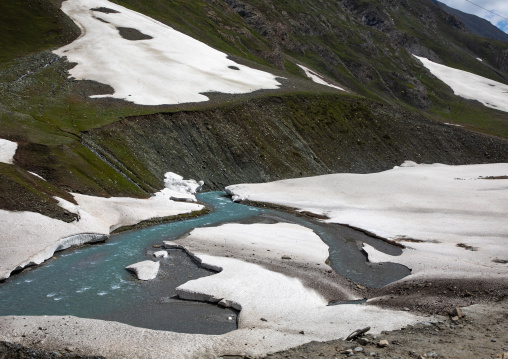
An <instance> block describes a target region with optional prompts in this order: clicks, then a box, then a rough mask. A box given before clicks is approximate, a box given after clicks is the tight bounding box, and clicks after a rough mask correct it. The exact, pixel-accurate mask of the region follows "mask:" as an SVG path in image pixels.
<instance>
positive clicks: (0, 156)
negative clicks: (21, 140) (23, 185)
mask: <svg viewBox="0 0 508 359" xmlns="http://www.w3.org/2000/svg"><path fill="white" fill-rule="evenodd" d="M17 149H18V144H17V143H16V142H12V141H9V140H4V139H3V138H0V162H3V163H9V164H12V163H13V161H14V155H15V154H16V150H17Z"/></svg>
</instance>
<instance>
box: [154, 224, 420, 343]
mask: <svg viewBox="0 0 508 359" xmlns="http://www.w3.org/2000/svg"><path fill="white" fill-rule="evenodd" d="M164 244H165V247H166V248H172V247H177V248H185V249H186V250H187V252H188V253H189V254H190V255H192V256H193V257H195V258H196V259H197V260H198V261H199V262H201V264H202V265H203V266H204V267H205V268H209V269H212V270H216V271H219V273H218V274H215V275H211V276H207V277H203V278H199V279H196V280H191V281H189V282H186V283H184V284H183V285H181V286H179V287H178V288H177V294H178V296H179V297H181V298H183V299H189V300H200V301H210V302H214V303H219V304H220V305H223V306H226V307H233V308H235V309H237V310H241V312H240V314H239V317H238V327H239V330H240V331H246V330H258V329H264V330H268V331H269V333H270V334H269V336H273V335H275V333H283V334H285V335H287V337H286V339H285V340H284V342H283V343H279V344H278V347H277V350H280V348H284V347H291V346H295V345H298V344H301V343H304V342H309V341H311V340H319V341H324V340H332V339H337V338H339V337H346V336H347V335H348V334H350V333H351V332H352V331H354V330H356V329H358V328H363V327H366V326H372V330H371V332H373V333H379V332H380V331H382V330H390V329H395V328H400V327H402V326H405V325H407V324H410V323H415V322H417V321H418V320H421V317H418V316H415V315H412V314H409V313H407V312H403V311H393V310H384V309H381V308H378V307H375V306H371V305H337V306H327V304H328V300H327V299H325V298H324V297H323V296H322V295H321V294H319V293H317V292H316V291H315V290H313V289H311V288H308V287H307V286H306V285H304V284H303V282H302V281H301V280H300V278H299V277H298V274H297V272H292V271H289V272H290V273H291V276H288V275H286V274H283V273H281V272H276V271H274V270H270V269H268V268H266V267H265V266H261V265H258V264H255V263H250V262H248V261H246V260H242V259H238V258H242V256H252V257H256V258H258V257H263V259H265V260H268V261H269V262H270V263H276V264H277V267H279V268H280V266H284V264H290V263H291V265H294V263H295V262H296V265H299V266H302V267H303V266H304V265H307V268H309V267H313V266H315V265H316V264H320V267H321V268H322V269H323V270H324V271H326V270H328V269H330V267H328V266H327V265H326V263H325V262H326V260H327V258H328V256H329V254H328V246H327V245H326V244H324V243H323V242H322V241H321V239H320V238H319V236H318V235H316V234H315V233H314V232H313V231H312V230H310V229H308V228H305V227H302V226H299V225H296V224H288V223H276V224H248V225H246V224H224V225H221V226H219V227H206V228H198V229H194V230H193V231H192V232H191V233H190V235H189V236H187V237H184V238H182V239H179V240H177V241H167V242H165V243H164ZM215 247H221V248H223V249H221V251H224V253H225V252H227V253H228V257H226V256H216V255H210V254H207V253H203V252H202V251H205V250H206V251H208V250H210V249H212V250H213V248H215ZM226 250H227V251H226ZM282 256H285V257H290V258H291V259H287V260H284V259H282ZM235 257H237V258H235ZM243 258H245V257H243ZM350 298H351V299H353V297H352V296H351V297H350ZM261 318H263V319H265V320H261ZM301 331H304V332H305V336H303V335H299V334H297V333H300V332H301ZM244 333H245V332H244ZM295 334H297V335H296V336H295ZM298 335H299V336H298ZM249 339H250V338H249ZM252 342H253V340H248V341H247V343H248V344H247V345H252ZM272 350H274V349H272Z"/></svg>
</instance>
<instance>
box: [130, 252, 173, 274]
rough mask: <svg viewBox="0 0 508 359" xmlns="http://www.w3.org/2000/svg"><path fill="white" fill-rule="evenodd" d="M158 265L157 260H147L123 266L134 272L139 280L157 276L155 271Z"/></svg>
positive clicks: (157, 271)
mask: <svg viewBox="0 0 508 359" xmlns="http://www.w3.org/2000/svg"><path fill="white" fill-rule="evenodd" d="M166 254H167V253H166ZM159 267H160V263H159V262H154V261H148V260H147V261H142V262H138V263H134V264H131V265H130V266H127V267H125V269H127V270H130V271H132V272H134V273H136V276H137V277H138V279H139V280H152V279H155V277H157V273H159Z"/></svg>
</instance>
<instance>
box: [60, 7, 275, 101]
mask: <svg viewBox="0 0 508 359" xmlns="http://www.w3.org/2000/svg"><path fill="white" fill-rule="evenodd" d="M98 8H107V9H110V10H113V11H108V12H107V13H106V12H103V11H97V9H98ZM93 9H95V10H93ZM62 10H63V11H64V12H65V13H66V14H67V15H68V16H69V17H70V18H71V19H72V20H73V21H74V22H75V23H76V24H77V25H78V26H79V27H80V29H81V31H82V34H81V36H80V37H79V38H78V39H77V40H76V41H74V42H72V43H71V44H69V45H67V46H64V47H62V48H60V49H58V50H56V51H55V53H56V54H57V55H59V56H67V58H68V59H69V61H70V62H74V63H77V65H76V66H75V67H74V68H72V69H71V70H70V74H71V75H72V76H73V77H74V78H76V79H78V80H92V81H97V82H100V83H103V84H107V85H110V86H111V87H113V89H114V93H113V94H101V95H95V96H92V97H95V98H98V97H113V98H117V99H123V100H127V101H130V102H134V103H136V104H140V105H162V104H178V103H185V102H202V101H207V100H208V97H207V96H205V95H204V94H203V93H206V92H222V93H231V94H239V93H248V92H252V91H256V90H261V89H277V88H278V87H279V86H280V83H279V82H277V80H276V78H275V76H273V75H272V74H269V73H267V72H263V71H259V70H255V69H252V68H249V67H247V66H243V65H240V64H238V63H236V62H234V61H232V60H229V59H228V58H227V55H226V54H224V53H222V52H219V51H217V50H215V49H213V48H211V47H209V46H207V45H205V44H203V43H201V42H199V41H197V40H195V39H193V38H191V37H189V36H187V35H184V34H182V33H180V32H178V31H176V30H174V29H172V28H171V27H169V26H167V25H164V24H162V23H160V22H158V21H156V20H154V19H152V18H149V17H147V16H145V15H142V14H140V13H137V12H135V11H132V10H129V9H126V8H124V7H122V6H119V5H116V4H114V3H111V2H109V1H106V0H67V1H64V2H63V3H62ZM118 28H130V29H135V30H137V31H139V32H140V33H142V34H144V35H146V37H147V38H149V37H151V39H145V40H127V39H125V38H123V37H122V36H121V35H120V32H119V29H118Z"/></svg>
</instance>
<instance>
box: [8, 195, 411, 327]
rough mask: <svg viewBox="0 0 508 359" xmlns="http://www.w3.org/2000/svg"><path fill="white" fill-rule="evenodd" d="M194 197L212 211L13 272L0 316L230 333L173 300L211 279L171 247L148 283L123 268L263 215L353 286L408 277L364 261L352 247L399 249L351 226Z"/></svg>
mask: <svg viewBox="0 0 508 359" xmlns="http://www.w3.org/2000/svg"><path fill="white" fill-rule="evenodd" d="M197 197H198V199H199V200H200V201H202V202H206V203H208V204H209V205H210V206H212V207H213V212H211V213H209V214H207V215H204V216H202V217H198V218H193V219H189V220H186V221H179V222H172V223H167V224H161V225H157V226H153V227H150V228H145V229H139V230H134V231H129V232H125V233H121V234H116V235H113V236H111V238H110V239H109V240H108V241H107V242H106V243H104V244H99V245H94V246H86V247H82V248H78V249H75V250H72V249H71V250H67V251H63V252H60V253H57V254H55V258H54V259H51V260H49V261H47V262H46V263H45V264H43V265H41V266H40V267H37V268H34V269H31V270H26V271H24V272H22V273H19V274H17V275H15V276H14V277H13V278H11V279H9V280H7V281H6V282H5V283H3V284H0V315H73V316H77V317H83V318H95V319H104V320H114V321H118V322H122V323H126V324H130V325H134V326H138V327H144V328H150V329H159V330H171V331H176V332H184V333H202V334H221V333H225V332H228V331H231V330H234V329H236V327H237V323H236V316H237V312H235V311H234V310H231V309H224V308H221V307H219V306H216V305H213V304H209V303H201V302H191V301H183V300H179V299H178V298H176V297H175V294H176V291H175V288H176V287H178V286H179V285H181V284H183V283H185V282H187V281H188V280H191V279H196V278H199V277H203V276H207V275H213V274H214V272H212V271H210V270H207V269H204V268H202V267H200V266H199V265H198V264H197V263H196V262H195V261H194V260H193V259H191V258H190V257H189V256H188V255H187V254H185V253H184V252H183V251H181V250H171V251H170V252H171V254H170V255H169V256H168V257H167V258H166V259H162V260H161V267H160V271H159V274H158V276H157V278H156V279H154V280H152V281H146V282H141V281H138V280H137V279H135V276H134V275H133V274H132V273H131V272H128V271H127V270H125V267H126V266H128V265H130V264H133V263H137V262H140V261H143V260H146V259H148V258H150V257H151V256H152V253H153V252H154V251H156V250H158V249H156V248H153V247H152V245H154V244H162V241H163V240H174V239H176V238H178V237H180V236H181V235H183V234H185V233H186V232H189V231H191V230H192V229H194V228H197V227H203V226H211V225H218V224H221V223H225V222H243V221H253V222H256V221H258V220H263V218H265V220H266V219H268V220H272V221H287V222H293V223H297V224H300V225H303V226H306V227H309V228H311V229H313V230H314V231H315V232H316V233H317V234H318V235H319V236H320V237H321V238H322V240H323V241H324V242H325V243H326V244H327V245H328V246H329V247H330V265H331V266H332V268H333V269H334V270H335V271H336V272H337V273H338V274H340V275H342V276H344V277H347V278H350V279H352V280H354V281H355V282H357V283H360V284H363V285H367V286H370V287H380V286H382V285H385V284H387V283H390V282H392V281H394V280H397V279H400V278H402V277H404V276H406V275H408V274H409V270H407V268H405V267H403V266H400V265H396V264H392V263H385V264H384V265H382V266H380V265H374V264H370V263H368V262H367V261H366V258H365V256H363V254H362V253H361V251H360V249H359V247H358V243H359V242H368V243H369V244H371V245H373V246H375V247H376V248H378V249H379V250H382V251H385V252H389V253H391V254H394V255H396V254H399V253H398V252H400V250H399V249H397V248H394V247H391V246H390V245H387V244H385V243H383V242H381V241H378V240H375V239H372V238H370V237H368V236H366V235H364V234H362V233H360V232H357V231H354V230H352V229H349V228H345V227H341V226H335V225H324V224H320V223H316V222H313V221H309V220H307V219H305V218H301V217H298V216H296V215H293V214H289V213H284V212H279V211H273V210H265V209H260V208H255V207H249V206H244V205H241V204H237V203H234V202H232V201H231V200H230V199H229V198H228V197H226V196H225V194H224V193H223V192H208V193H202V194H198V195H197Z"/></svg>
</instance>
